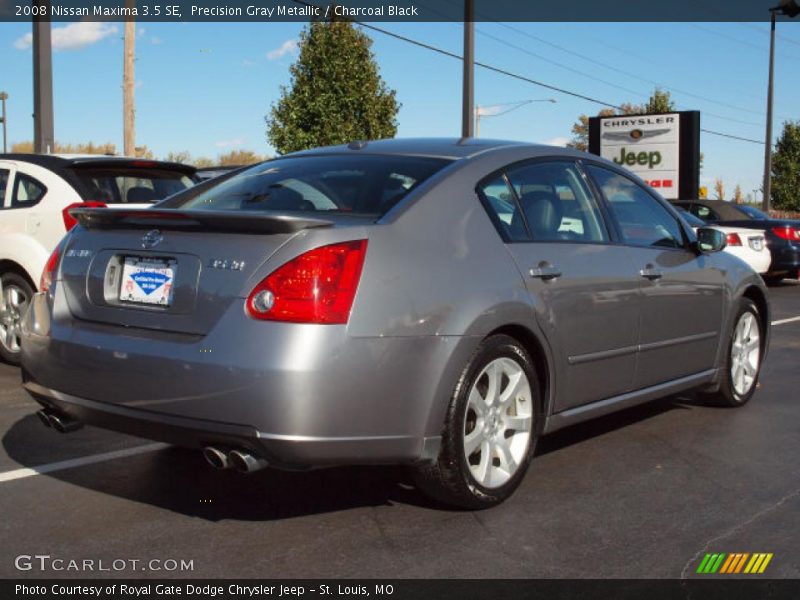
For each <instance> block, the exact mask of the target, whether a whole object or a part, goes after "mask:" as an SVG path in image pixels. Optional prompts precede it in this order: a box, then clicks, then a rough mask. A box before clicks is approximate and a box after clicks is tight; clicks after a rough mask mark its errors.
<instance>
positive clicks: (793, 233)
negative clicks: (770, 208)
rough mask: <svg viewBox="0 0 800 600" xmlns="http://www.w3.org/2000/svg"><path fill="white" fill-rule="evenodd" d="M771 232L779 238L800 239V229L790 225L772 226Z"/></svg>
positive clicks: (791, 240) (793, 240) (792, 240)
mask: <svg viewBox="0 0 800 600" xmlns="http://www.w3.org/2000/svg"><path fill="white" fill-rule="evenodd" d="M772 233H774V234H775V235H777V236H778V237H779V238H781V239H784V240H789V241H790V242H796V241H800V229H797V228H796V227H792V226H791V225H784V226H782V227H773V228H772Z"/></svg>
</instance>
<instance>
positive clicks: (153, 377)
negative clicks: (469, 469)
mask: <svg viewBox="0 0 800 600" xmlns="http://www.w3.org/2000/svg"><path fill="white" fill-rule="evenodd" d="M56 290H58V287H57V288H56ZM23 340H24V342H23V353H22V365H23V373H24V377H25V379H26V382H25V387H26V389H27V390H28V392H30V393H31V395H32V396H33V397H34V398H35V399H36V400H37V401H38V402H39V403H40V404H42V405H44V406H46V407H50V408H52V409H54V410H56V411H60V412H63V413H66V414H67V415H69V416H71V417H73V418H75V419H78V420H80V421H82V422H85V423H87V424H91V425H96V426H99V427H103V428H106V429H110V430H114V431H119V432H124V433H129V434H133V435H137V436H141V437H145V438H149V439H154V440H158V441H163V442H167V443H171V444H176V445H181V446H187V447H198V448H199V447H203V446H207V445H221V446H238V447H243V448H247V449H248V450H250V451H251V453H254V454H258V455H261V456H263V457H264V458H266V459H267V460H268V461H270V462H271V463H272V464H273V465H275V466H282V467H287V468H307V467H318V466H329V465H340V464H375V463H408V462H414V461H418V460H427V459H429V458H431V457H432V456H435V453H436V450H438V446H437V441H438V436H439V433H440V428H441V421H439V420H438V419H432V418H431V415H432V414H436V413H437V412H439V411H440V410H441V407H440V406H439V405H440V404H442V403H444V406H446V404H447V401H448V399H449V397H442V398H440V397H438V396H439V395H441V394H440V393H439V392H438V391H437V390H438V386H439V385H440V383H441V381H442V380H443V373H444V372H445V371H446V370H447V365H448V364H449V363H450V361H451V358H452V357H453V353H454V352H455V351H456V349H458V352H467V351H469V344H466V345H465V344H464V343H462V342H464V341H465V338H460V337H436V336H422V337H363V338H355V337H351V336H349V335H348V333H347V328H346V327H345V326H309V325H294V324H283V323H267V322H254V321H252V320H249V319H248V318H247V317H246V316H245V313H244V310H243V306H241V305H239V306H235V307H233V308H232V309H231V310H230V311H229V312H228V313H226V315H225V316H224V317H223V318H222V319H221V321H220V322H219V323H218V324H217V326H216V327H215V328H214V330H213V331H212V332H211V333H209V335H207V336H202V337H201V336H186V335H182V334H181V335H177V334H171V333H166V332H157V331H143V330H136V329H129V328H125V327H119V326H113V327H112V326H107V325H98V324H94V323H87V322H82V321H79V320H76V319H74V318H72V317H71V316H70V315H69V312H68V311H67V309H66V307H65V306H64V304H63V298H59V295H58V291H56V298H55V300H54V306H53V307H52V308H51V306H50V302H49V301H48V300H47V298H46V297H45V295H44V294H37V295H36V296H35V297H34V299H33V301H32V303H31V307H30V310H29V311H28V313H27V314H26V317H25V319H24V322H23ZM450 389H452V388H450Z"/></svg>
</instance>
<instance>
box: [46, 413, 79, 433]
mask: <svg viewBox="0 0 800 600" xmlns="http://www.w3.org/2000/svg"><path fill="white" fill-rule="evenodd" d="M47 420H48V421H50V426H51V427H52V428H53V429H55V430H56V431H58V432H59V433H70V432H72V431H77V430H78V429H80V428H81V427H83V423H81V422H80V421H76V420H75V419H70V418H69V417H65V416H62V415H57V414H56V413H47Z"/></svg>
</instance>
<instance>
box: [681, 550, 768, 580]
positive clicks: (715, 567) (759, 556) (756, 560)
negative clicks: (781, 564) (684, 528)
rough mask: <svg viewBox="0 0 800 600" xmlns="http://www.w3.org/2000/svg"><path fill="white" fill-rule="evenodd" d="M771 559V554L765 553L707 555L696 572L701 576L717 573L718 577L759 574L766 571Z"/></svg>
mask: <svg viewBox="0 0 800 600" xmlns="http://www.w3.org/2000/svg"><path fill="white" fill-rule="evenodd" d="M772 557H773V554H771V553H766V552H756V553H753V554H750V553H749V552H732V553H730V554H726V553H725V552H715V553H708V554H706V555H705V556H704V557H703V560H702V561H700V565H699V566H698V567H697V572H698V573H702V574H714V573H719V574H720V575H722V574H726V575H731V574H736V573H746V574H752V575H754V574H757V573H758V574H760V573H763V572H764V571H765V570H766V568H767V565H768V564H769V562H770V561H771V560H772ZM745 565H747V566H745Z"/></svg>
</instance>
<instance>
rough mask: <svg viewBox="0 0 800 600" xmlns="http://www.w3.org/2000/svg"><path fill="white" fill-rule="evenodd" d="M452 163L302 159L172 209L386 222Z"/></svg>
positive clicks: (246, 174) (254, 171)
mask: <svg viewBox="0 0 800 600" xmlns="http://www.w3.org/2000/svg"><path fill="white" fill-rule="evenodd" d="M449 162H450V161H448V160H444V159H438V158H420V157H410V156H369V155H367V156H364V155H361V156H350V155H333V156H298V157H295V158H280V159H277V160H272V161H268V162H266V163H262V164H260V165H257V166H255V167H253V168H251V169H247V170H246V171H243V172H242V173H240V174H239V175H236V176H234V177H231V178H230V179H227V180H225V181H224V182H222V183H220V184H219V185H216V186H213V187H211V188H209V189H208V190H206V191H204V192H202V193H200V194H197V195H191V194H190V196H191V197H187V198H186V200H184V201H183V202H179V203H177V204H171V205H170V208H184V209H189V208H191V209H205V210H281V211H298V212H322V213H330V212H342V213H354V214H361V215H370V216H380V215H383V214H384V213H385V212H386V211H388V210H389V209H390V208H392V207H393V206H394V205H395V204H397V203H398V202H399V201H400V200H401V199H402V198H403V196H405V195H406V194H407V193H408V192H409V191H411V190H412V189H414V188H415V187H416V186H418V185H419V184H420V183H421V182H423V181H424V180H425V179H427V178H428V177H430V176H431V175H433V174H434V173H435V172H436V171H439V170H440V169H442V168H443V167H444V166H445V165H447V164H448V163H449Z"/></svg>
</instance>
